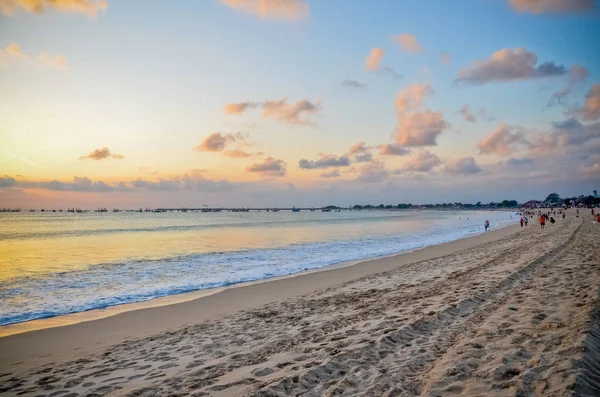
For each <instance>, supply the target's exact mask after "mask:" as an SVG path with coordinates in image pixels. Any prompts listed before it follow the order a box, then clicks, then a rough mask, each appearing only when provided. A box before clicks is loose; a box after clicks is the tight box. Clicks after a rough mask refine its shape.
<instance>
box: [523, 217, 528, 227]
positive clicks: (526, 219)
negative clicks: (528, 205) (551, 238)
mask: <svg viewBox="0 0 600 397" xmlns="http://www.w3.org/2000/svg"><path fill="white" fill-rule="evenodd" d="M523 220H524V221H525V227H527V222H528V221H529V219H528V218H527V215H525V216H524V217H523Z"/></svg>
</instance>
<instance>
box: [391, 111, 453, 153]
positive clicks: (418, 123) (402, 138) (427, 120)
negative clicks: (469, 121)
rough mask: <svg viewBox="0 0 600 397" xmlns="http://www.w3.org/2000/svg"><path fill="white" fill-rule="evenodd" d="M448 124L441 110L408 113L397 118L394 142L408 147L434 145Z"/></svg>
mask: <svg viewBox="0 0 600 397" xmlns="http://www.w3.org/2000/svg"><path fill="white" fill-rule="evenodd" d="M449 126H450V124H448V122H446V120H444V113H442V112H441V111H438V112H432V111H431V110H429V109H425V110H423V111H421V112H414V113H408V114H406V115H403V116H401V117H399V119H398V125H397V127H396V128H397V133H396V136H395V137H396V142H398V143H399V144H401V145H404V146H408V147H419V146H436V145H437V137H438V136H439V135H440V134H441V133H442V132H444V130H446V129H447V128H449Z"/></svg>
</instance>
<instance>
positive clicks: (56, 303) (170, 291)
mask: <svg viewBox="0 0 600 397" xmlns="http://www.w3.org/2000/svg"><path fill="white" fill-rule="evenodd" d="M507 218H508V216H506V215H504V216H503V217H502V216H498V219H495V220H494V224H495V225H502V224H503V223H506V222H509V219H507ZM481 229H482V227H481V224H480V222H479V220H473V221H471V222H470V223H462V224H458V225H457V224H451V225H450V224H447V225H436V226H435V227H433V228H432V229H429V230H423V231H421V232H418V233H405V234H392V235H379V236H371V237H365V238H358V239H340V240H333V241H324V242H316V243H301V244H291V245H286V246H282V247H277V248H269V249H251V250H238V251H228V252H211V253H201V254H191V255H183V256H173V257H168V258H163V259H160V260H135V261H124V262H115V263H103V264H96V265H90V266H88V267H87V268H86V269H83V270H77V271H70V272H59V273H58V272H57V273H51V274H45V275H43V276H29V277H18V278H15V279H11V280H8V281H7V282H4V283H2V284H0V300H2V301H3V303H4V304H3V305H2V307H0V325H8V324H14V323H19V322H24V321H30V320H35V319H41V318H47V317H54V316H60V315H65V314H69V313H76V312H83V311H87V310H93V309H101V308H106V307H109V306H115V305H120V304H126V303H134V302H141V301H147V300H150V299H154V298H159V297H164V296H168V295H175V294H180V293H184V292H190V291H196V290H203V289H210V288H216V287H223V286H229V285H233V284H238V283H243V282H251V281H257V280H264V279H268V278H272V277H277V276H284V275H289V274H293V273H297V272H301V271H306V270H312V269H319V268H323V267H326V266H329V265H333V264H338V263H341V262H346V261H356V260H364V259H367V258H374V257H380V256H386V255H390V254H395V253H399V252H403V251H409V250H414V249H419V248H423V247H426V246H430V245H435V244H440V243H445V242H449V241H453V240H457V239H460V238H463V237H467V236H470V235H474V234H479V233H481V232H482V230H481Z"/></svg>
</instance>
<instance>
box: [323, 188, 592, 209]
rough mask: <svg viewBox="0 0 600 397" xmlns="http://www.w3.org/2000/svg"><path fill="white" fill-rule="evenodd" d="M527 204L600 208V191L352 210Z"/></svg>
mask: <svg viewBox="0 0 600 397" xmlns="http://www.w3.org/2000/svg"><path fill="white" fill-rule="evenodd" d="M525 204H530V205H532V206H535V205H544V206H556V207H558V206H563V205H565V206H573V205H584V206H587V207H590V206H600V196H599V195H598V191H597V190H594V191H593V194H591V195H587V196H586V195H583V194H582V195H580V196H578V197H576V196H573V197H567V198H561V197H560V195H559V194H558V193H555V192H553V193H550V194H549V195H548V196H547V197H546V199H545V200H544V201H538V200H529V201H527V202H524V203H519V202H518V201H517V200H502V201H499V202H494V201H491V202H489V203H487V204H484V203H482V202H481V201H478V202H477V203H476V204H470V203H461V202H456V203H438V204H411V203H400V204H396V205H392V204H379V205H373V204H365V205H361V204H356V205H353V206H352V207H351V208H352V209H354V210H382V209H416V208H427V209H447V208H460V209H498V208H500V209H502V208H519V207H522V206H523V205H525ZM324 208H326V209H341V208H342V207H338V206H335V205H328V206H327V207H324Z"/></svg>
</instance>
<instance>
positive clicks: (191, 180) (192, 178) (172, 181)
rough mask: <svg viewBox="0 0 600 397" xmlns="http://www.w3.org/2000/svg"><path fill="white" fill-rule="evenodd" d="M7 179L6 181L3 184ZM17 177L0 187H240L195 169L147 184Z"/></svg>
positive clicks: (66, 189) (67, 189)
mask: <svg viewBox="0 0 600 397" xmlns="http://www.w3.org/2000/svg"><path fill="white" fill-rule="evenodd" d="M3 179H6V181H4V182H3ZM13 179H14V178H12V177H9V176H8V175H5V177H4V178H0V188H23V189H45V190H52V191H64V192H101V193H110V192H128V191H135V190H148V191H181V190H197V191H200V192H229V191H231V190H233V189H234V188H236V186H237V185H236V184H233V183H230V182H228V181H227V180H211V179H207V178H204V177H203V176H202V175H201V174H200V173H199V172H198V171H196V170H191V171H189V172H187V173H185V174H183V175H175V176H172V177H168V178H161V179H158V180H156V181H146V180H143V179H137V180H131V181H119V182H115V183H112V184H108V183H106V182H104V181H92V180H91V179H89V178H87V177H78V176H76V177H73V180H72V181H69V182H63V181H58V180H50V181H30V180H24V179H19V180H15V182H14V183H13V182H12V180H13Z"/></svg>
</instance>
